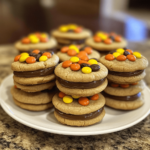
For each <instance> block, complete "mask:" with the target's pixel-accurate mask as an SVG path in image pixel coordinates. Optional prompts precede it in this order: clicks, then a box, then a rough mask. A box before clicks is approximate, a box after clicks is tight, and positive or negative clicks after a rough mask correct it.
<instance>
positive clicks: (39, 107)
mask: <svg viewBox="0 0 150 150" xmlns="http://www.w3.org/2000/svg"><path fill="white" fill-rule="evenodd" d="M13 100H14V103H15V104H16V105H17V106H19V107H20V108H23V109H26V110H30V111H43V110H47V109H50V108H52V107H53V104H52V103H47V104H38V105H33V104H25V103H20V102H19V101H17V100H16V99H14V98H13Z"/></svg>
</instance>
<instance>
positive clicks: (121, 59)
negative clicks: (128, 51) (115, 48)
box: [117, 55, 127, 61]
mask: <svg viewBox="0 0 150 150" xmlns="http://www.w3.org/2000/svg"><path fill="white" fill-rule="evenodd" d="M126 59H127V57H126V56H124V55H119V56H118V57H117V60H119V61H125V60H126Z"/></svg>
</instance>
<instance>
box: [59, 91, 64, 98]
mask: <svg viewBox="0 0 150 150" xmlns="http://www.w3.org/2000/svg"><path fill="white" fill-rule="evenodd" d="M58 96H59V97H60V98H63V97H64V96H66V94H65V93H63V92H59V94H58Z"/></svg>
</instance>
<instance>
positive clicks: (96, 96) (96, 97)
mask: <svg viewBox="0 0 150 150" xmlns="http://www.w3.org/2000/svg"><path fill="white" fill-rule="evenodd" d="M98 98H99V95H98V94H95V95H93V96H92V97H91V98H90V99H91V100H98Z"/></svg>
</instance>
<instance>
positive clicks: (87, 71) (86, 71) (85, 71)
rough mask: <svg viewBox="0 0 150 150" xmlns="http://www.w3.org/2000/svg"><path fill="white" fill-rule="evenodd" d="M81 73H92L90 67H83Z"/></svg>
mask: <svg viewBox="0 0 150 150" xmlns="http://www.w3.org/2000/svg"><path fill="white" fill-rule="evenodd" d="M82 72H83V73H85V74H88V73H91V72H92V69H91V68H90V67H83V68H82Z"/></svg>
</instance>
